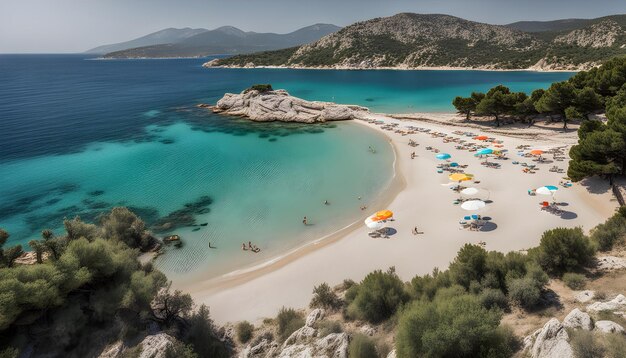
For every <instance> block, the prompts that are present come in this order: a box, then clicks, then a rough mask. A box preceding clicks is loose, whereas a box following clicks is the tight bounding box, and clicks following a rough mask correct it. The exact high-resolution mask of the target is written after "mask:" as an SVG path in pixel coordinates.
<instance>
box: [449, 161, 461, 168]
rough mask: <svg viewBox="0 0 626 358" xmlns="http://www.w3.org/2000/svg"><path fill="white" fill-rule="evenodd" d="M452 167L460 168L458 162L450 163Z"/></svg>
mask: <svg viewBox="0 0 626 358" xmlns="http://www.w3.org/2000/svg"><path fill="white" fill-rule="evenodd" d="M450 166H451V167H453V168H454V167H458V166H459V163H457V162H452V163H450Z"/></svg>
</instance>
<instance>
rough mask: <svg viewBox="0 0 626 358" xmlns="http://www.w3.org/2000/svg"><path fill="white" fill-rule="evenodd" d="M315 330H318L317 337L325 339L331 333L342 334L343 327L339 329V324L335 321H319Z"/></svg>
mask: <svg viewBox="0 0 626 358" xmlns="http://www.w3.org/2000/svg"><path fill="white" fill-rule="evenodd" d="M317 328H318V329H319V333H318V336H319V337H326V336H327V335H329V334H331V333H341V332H343V327H341V323H339V322H337V321H326V320H324V321H321V322H320V323H318V324H317Z"/></svg>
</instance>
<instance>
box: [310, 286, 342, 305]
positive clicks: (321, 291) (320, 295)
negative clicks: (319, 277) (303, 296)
mask: <svg viewBox="0 0 626 358" xmlns="http://www.w3.org/2000/svg"><path fill="white" fill-rule="evenodd" d="M309 306H310V307H311V308H326V309H331V310H335V309H338V308H339V307H341V300H340V299H339V297H338V296H337V294H336V293H335V292H334V291H333V290H332V288H330V286H329V285H328V284H327V283H326V282H324V283H322V284H320V285H319V286H315V287H314V288H313V298H312V299H311V303H310V304H309Z"/></svg>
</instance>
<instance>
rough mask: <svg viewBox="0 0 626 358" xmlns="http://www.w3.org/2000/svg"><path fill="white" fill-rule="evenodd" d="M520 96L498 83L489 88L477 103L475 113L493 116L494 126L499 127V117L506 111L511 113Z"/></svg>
mask: <svg viewBox="0 0 626 358" xmlns="http://www.w3.org/2000/svg"><path fill="white" fill-rule="evenodd" d="M520 97H521V95H520V94H517V93H511V90H510V89H509V88H508V87H506V86H503V85H498V86H496V87H493V88H492V89H490V90H489V92H487V94H485V97H484V98H483V99H482V100H481V101H480V103H478V105H477V106H476V114H479V115H486V116H493V117H494V120H495V123H496V127H499V126H500V125H501V122H500V117H501V116H502V115H503V114H506V113H513V112H514V110H515V105H516V104H517V103H518V101H519V100H520ZM524 99H525V98H524ZM522 101H523V100H522Z"/></svg>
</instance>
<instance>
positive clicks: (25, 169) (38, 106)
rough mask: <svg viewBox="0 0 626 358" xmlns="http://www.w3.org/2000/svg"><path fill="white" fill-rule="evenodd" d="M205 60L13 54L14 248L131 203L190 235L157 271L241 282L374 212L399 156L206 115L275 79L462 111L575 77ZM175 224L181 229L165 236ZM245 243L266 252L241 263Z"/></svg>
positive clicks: (361, 142) (6, 129)
mask: <svg viewBox="0 0 626 358" xmlns="http://www.w3.org/2000/svg"><path fill="white" fill-rule="evenodd" d="M203 61H204V60H202V59H194V60H170V61H168V60H149V61H89V60H86V59H85V58H84V57H83V56H78V55H1V56H0V83H2V86H0V118H1V120H0V133H3V134H4V136H3V144H2V145H1V146H0V227H3V228H5V229H7V230H8V231H9V232H10V233H11V234H12V236H11V238H10V239H9V241H10V242H9V244H17V243H19V244H22V245H26V243H27V242H28V241H29V240H30V239H33V238H36V237H38V236H39V233H40V232H41V230H42V229H45V228H51V229H53V230H54V231H55V232H56V233H58V234H60V233H61V232H62V225H61V223H62V220H63V218H66V217H67V218H71V217H73V216H75V215H79V216H80V217H81V218H82V219H83V220H85V221H92V220H96V219H97V217H98V215H100V214H101V213H103V212H105V211H107V210H110V208H112V207H113V206H118V205H125V206H129V207H131V209H132V210H134V211H135V212H137V213H138V214H139V215H140V216H141V217H142V218H143V219H144V220H145V221H146V222H147V223H148V225H149V226H150V227H151V228H152V229H153V230H155V231H156V232H157V233H158V234H159V235H166V234H170V233H177V234H180V235H181V236H182V237H183V241H184V242H185V245H184V246H183V248H181V249H179V250H172V251H170V252H168V254H167V255H164V256H161V257H160V258H159V259H158V261H157V265H158V266H159V267H160V268H161V269H163V270H164V271H165V272H166V273H168V275H170V276H172V277H178V278H183V277H187V276H188V274H190V273H196V274H197V273H200V274H202V276H203V277H206V278H209V277H212V276H215V275H219V274H221V273H225V272H227V271H230V270H236V269H239V268H241V267H243V266H248V265H251V264H254V263H258V262H262V261H265V260H268V259H270V258H273V257H276V256H277V255H279V254H281V253H284V252H285V251H287V250H289V249H292V248H295V247H298V246H301V245H303V244H304V243H306V242H310V241H312V240H315V239H318V238H320V237H322V236H324V235H327V234H329V233H332V232H334V231H336V230H338V229H340V228H342V227H345V226H346V225H348V224H349V223H351V222H353V221H354V220H356V219H357V218H358V217H360V216H361V215H363V212H362V211H361V210H360V209H359V207H360V206H361V205H367V206H371V203H372V202H373V200H375V199H376V197H377V195H378V194H379V193H380V192H381V190H382V189H383V188H385V187H387V186H388V185H389V183H390V181H391V177H392V165H393V151H392V148H391V147H390V145H389V143H388V142H387V141H386V139H385V137H383V136H381V135H379V134H378V133H376V132H372V131H371V130H369V129H368V128H366V127H363V126H360V125H358V124H355V123H348V122H341V123H332V124H320V125H298V124H280V123H251V122H249V121H245V120H236V119H232V118H227V117H222V116H216V115H213V114H211V113H209V112H208V111H206V110H203V109H199V108H196V106H195V105H196V104H197V103H200V102H204V103H214V102H215V101H217V99H219V98H220V97H221V96H222V95H223V93H224V92H239V91H241V90H243V89H245V88H246V87H248V86H249V85H250V84H252V83H272V84H273V85H274V87H277V88H285V89H287V90H288V91H290V92H291V93H292V94H293V95H296V96H300V97H303V98H305V99H310V100H329V101H336V102H340V103H353V104H360V105H364V106H368V107H370V108H371V109H372V110H374V111H385V112H403V111H450V110H451V106H450V101H451V99H452V98H453V97H454V96H456V95H467V94H469V93H470V92H471V91H474V90H485V89H487V88H489V87H491V86H493V85H495V84H498V83H504V84H506V85H509V86H511V88H513V89H514V90H524V91H530V90H532V89H535V88H538V87H547V86H548V85H549V84H550V83H551V82H552V81H556V80H562V79H565V78H567V77H569V76H571V74H568V73H547V74H546V73H532V72H483V71H325V70H324V71H307V70H285V69H259V70H247V69H204V68H202V67H201V64H202V62H203ZM368 146H374V147H375V148H376V149H377V153H376V154H372V153H370V152H369V151H368V150H367V149H368ZM359 196H361V197H362V200H358V199H357V198H358V197H359ZM324 200H329V201H330V205H324V204H323V202H324ZM375 209H379V208H375ZM375 209H374V208H369V209H368V210H367V211H368V212H369V211H370V210H371V211H374V210H375ZM303 216H307V217H308V218H309V221H310V223H311V224H312V225H309V226H306V227H304V226H303V225H302V222H301V220H302V217H303ZM166 222H169V223H171V224H172V225H173V226H174V227H173V228H171V229H170V230H161V231H159V228H160V227H162V224H163V223H166ZM201 224H206V226H199V225H201ZM248 241H252V242H253V243H255V244H256V245H257V246H259V247H260V248H261V249H262V251H261V253H259V254H252V253H250V252H241V244H242V243H244V242H246V243H247V242H248ZM209 242H210V243H211V244H212V246H215V247H217V249H210V248H209Z"/></svg>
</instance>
